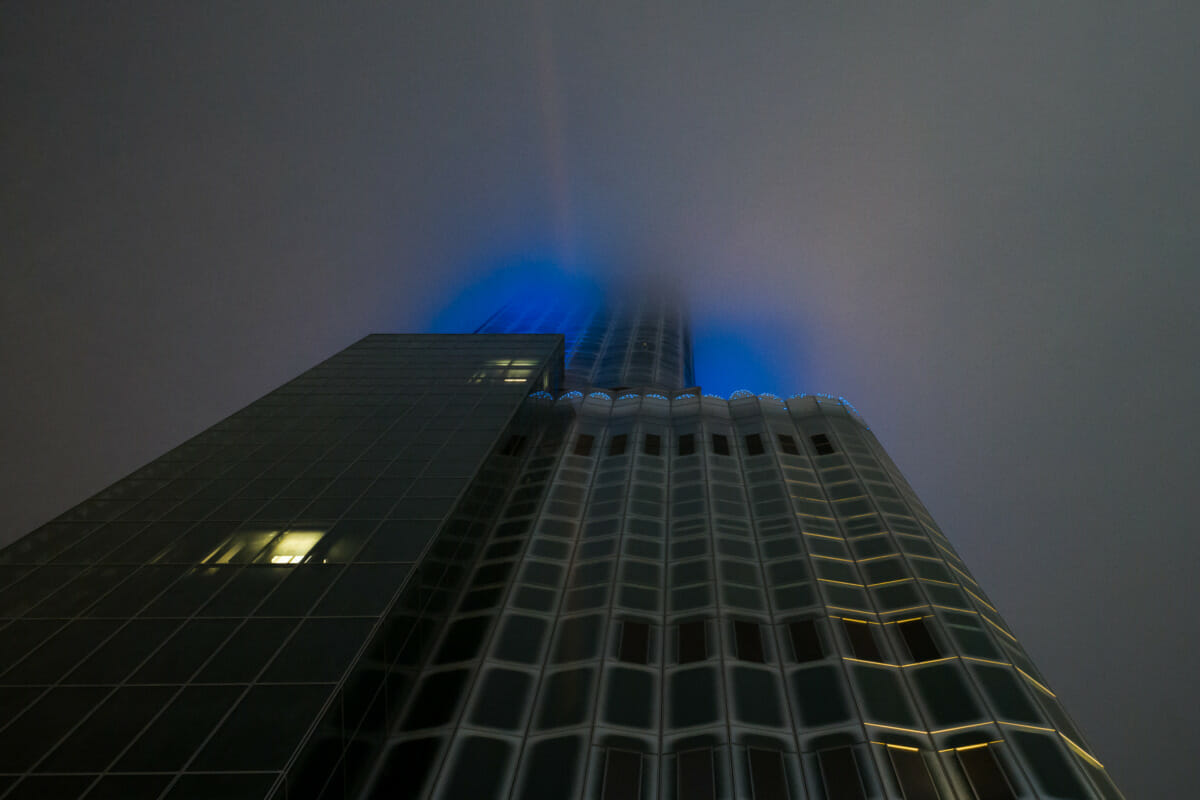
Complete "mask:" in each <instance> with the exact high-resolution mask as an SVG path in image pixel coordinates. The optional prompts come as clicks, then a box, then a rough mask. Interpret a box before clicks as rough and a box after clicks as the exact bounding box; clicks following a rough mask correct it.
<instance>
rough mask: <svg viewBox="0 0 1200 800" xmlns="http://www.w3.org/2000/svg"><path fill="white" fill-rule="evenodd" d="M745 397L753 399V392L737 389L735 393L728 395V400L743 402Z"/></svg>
mask: <svg viewBox="0 0 1200 800" xmlns="http://www.w3.org/2000/svg"><path fill="white" fill-rule="evenodd" d="M747 397H754V392H751V391H749V390H748V389H738V390H737V391H736V392H734V393H733V394H731V395H729V399H730V400H744V399H746V398H747Z"/></svg>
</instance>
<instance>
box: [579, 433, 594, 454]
mask: <svg viewBox="0 0 1200 800" xmlns="http://www.w3.org/2000/svg"><path fill="white" fill-rule="evenodd" d="M595 441H596V437H595V436H592V435H591V434H590V433H581V434H579V438H578V439H576V440H575V455H577V456H590V455H591V454H592V444H593V443H594V442H595Z"/></svg>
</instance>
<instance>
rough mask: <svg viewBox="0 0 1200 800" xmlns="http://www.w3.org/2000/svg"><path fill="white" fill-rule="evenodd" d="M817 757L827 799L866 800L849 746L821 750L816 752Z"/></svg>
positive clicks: (856, 763) (856, 765) (856, 764)
mask: <svg viewBox="0 0 1200 800" xmlns="http://www.w3.org/2000/svg"><path fill="white" fill-rule="evenodd" d="M817 759H818V761H820V764H821V780H822V781H824V783H825V796H826V797H827V798H828V800H866V795H865V794H864V793H863V785H862V778H861V777H859V774H858V762H857V761H856V760H855V758H854V751H853V750H851V749H850V748H849V747H839V748H837V749H836V750H823V751H821V752H820V753H818V754H817Z"/></svg>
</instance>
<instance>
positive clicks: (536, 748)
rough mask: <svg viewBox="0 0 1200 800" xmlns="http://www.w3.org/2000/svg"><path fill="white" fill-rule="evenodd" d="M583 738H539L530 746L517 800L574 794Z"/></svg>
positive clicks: (558, 798) (548, 799) (554, 798)
mask: <svg viewBox="0 0 1200 800" xmlns="http://www.w3.org/2000/svg"><path fill="white" fill-rule="evenodd" d="M582 747H583V738H582V737H580V736H565V737H563V738H561V739H542V740H541V741H538V742H535V743H534V744H532V745H530V746H529V747H528V750H527V753H528V754H527V755H526V757H525V760H526V764H525V768H524V769H525V779H524V781H523V782H522V786H521V790H520V792H519V793H518V795H517V796H518V798H520V800H561V798H564V797H572V796H574V794H575V785H576V781H577V780H578V779H579V766H580V761H581V759H580V757H579V756H580V751H581V749H582Z"/></svg>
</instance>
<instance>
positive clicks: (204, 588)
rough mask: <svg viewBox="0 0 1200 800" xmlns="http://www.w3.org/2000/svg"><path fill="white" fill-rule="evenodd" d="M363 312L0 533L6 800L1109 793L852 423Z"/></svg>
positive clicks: (828, 406)
mask: <svg viewBox="0 0 1200 800" xmlns="http://www.w3.org/2000/svg"><path fill="white" fill-rule="evenodd" d="M695 383H696V380H695V377H694V376H693V371H692V358H691V343H690V338H689V334H688V328H687V322H686V317H685V315H684V313H683V312H682V311H681V310H680V309H679V307H678V306H677V305H676V304H674V303H672V302H670V301H669V300H667V299H663V298H662V297H660V296H653V295H651V296H647V297H644V298H638V299H633V300H624V301H621V302H618V303H602V302H601V303H588V302H583V303H578V304H575V305H569V304H566V305H563V306H551V307H537V308H522V307H509V308H505V309H502V310H501V311H499V312H497V314H495V315H494V316H493V317H492V318H491V319H489V320H488V321H487V323H486V324H485V325H484V326H483V327H482V328H481V329H480V330H479V331H478V332H477V333H476V334H471V335H374V336H369V337H367V338H365V339H363V340H362V341H360V342H358V343H357V344H355V345H353V346H351V347H350V348H348V349H346V350H344V351H343V352H341V353H339V354H338V355H336V356H334V357H333V358H331V359H329V360H328V361H325V362H323V363H322V364H320V365H318V366H317V367H315V368H313V369H312V370H310V371H308V372H306V373H305V374H304V375H302V376H300V377H299V378H297V379H296V380H294V381H292V382H290V383H288V384H286V385H284V386H283V387H281V388H280V389H278V390H276V391H274V392H272V393H270V394H268V395H267V396H265V397H263V398H262V399H260V400H258V401H256V402H255V403H253V404H251V405H250V406H248V407H247V408H245V409H243V410H242V411H240V412H238V413H236V414H234V415H233V416H231V417H229V418H228V419H226V420H224V421H223V422H220V423H218V424H217V425H215V426H213V427H212V428H210V429H209V430H207V431H205V432H204V433H202V434H200V435H199V436H197V437H195V438H194V439H192V440H190V441H189V442H187V443H185V444H183V445H181V446H180V447H178V448H176V449H174V450H172V451H171V452H169V453H167V454H166V455H164V456H162V457H161V458H159V459H157V460H155V461H154V462H152V463H151V464H149V465H147V466H146V467H145V468H143V469H141V470H139V471H137V472H135V473H134V474H132V475H130V476H129V477H128V478H125V479H124V480H122V481H119V482H118V483H116V484H114V485H113V486H112V487H110V488H109V489H107V490H105V491H104V492H101V493H100V494H98V495H97V496H95V497H93V498H91V499H89V500H88V501H86V502H84V503H82V504H80V505H79V506H77V507H76V508H74V509H72V510H70V511H68V512H67V513H66V514H64V515H62V516H61V517H59V518H58V519H56V520H54V521H52V522H50V523H48V524H47V525H45V526H43V527H42V528H40V529H38V530H37V531H34V532H33V533H31V534H29V535H28V536H26V537H24V538H23V539H21V540H19V541H18V542H16V543H15V544H13V545H12V546H10V547H8V548H6V549H4V550H3V551H0V702H2V704H3V705H2V706H0V709H2V710H0V797H2V798H3V799H4V800H15V799H16V798H34V797H36V798H47V797H86V798H91V799H92V800H96V799H97V798H109V797H121V798H130V799H131V800H133V799H136V798H172V799H173V800H174V799H178V798H216V797H220V798H255V799H257V798H278V799H279V800H284V799H285V798H286V800H297V799H298V798H380V799H382V798H469V799H470V800H475V799H476V798H479V799H484V798H546V799H547V800H557V799H558V798H589V800H598V799H602V800H618V799H619V800H626V799H628V798H639V797H640V798H659V797H661V798H671V799H672V800H676V799H677V800H701V799H703V800H717V798H753V800H785V799H790V800H801V798H812V799H813V800H865V799H866V798H884V797H887V798H903V799H904V800H1004V799H1006V798H1012V799H1014V800H1015V798H1105V799H1106V800H1111V799H1113V798H1120V797H1121V795H1120V793H1119V792H1118V791H1117V789H1116V788H1115V787H1114V786H1113V785H1112V783H1111V781H1110V780H1109V779H1108V777H1107V775H1106V773H1105V772H1104V769H1103V767H1102V766H1101V764H1100V763H1099V762H1098V761H1097V760H1096V758H1095V756H1094V755H1093V754H1092V753H1091V750H1090V748H1089V746H1088V745H1087V743H1086V742H1085V740H1084V739H1083V737H1082V735H1081V734H1080V733H1079V731H1078V730H1077V729H1076V727H1075V725H1074V724H1073V723H1072V722H1071V720H1070V718H1069V717H1068V716H1067V714H1066V713H1065V712H1064V711H1063V709H1062V707H1061V706H1060V704H1059V702H1058V700H1057V699H1056V698H1055V696H1054V694H1053V693H1052V691H1051V690H1050V689H1049V688H1048V686H1047V682H1046V681H1045V680H1044V679H1043V678H1042V677H1041V675H1040V674H1039V673H1038V671H1037V669H1036V667H1035V666H1034V665H1033V664H1032V663H1031V662H1030V660H1029V658H1028V656H1027V655H1026V654H1025V652H1024V650H1023V649H1022V648H1021V646H1020V644H1019V643H1018V642H1017V641H1016V639H1015V638H1014V637H1013V635H1012V633H1011V632H1010V631H1009V629H1008V627H1007V625H1006V624H1005V622H1004V621H1003V619H1001V617H1000V616H999V614H998V613H997V612H996V610H995V608H994V607H993V606H992V604H991V602H990V601H989V600H988V598H987V595H986V594H985V593H984V591H983V590H982V588H980V587H979V585H978V584H977V582H976V581H975V579H974V578H973V577H971V574H970V571H969V570H968V568H967V567H966V565H965V564H963V563H962V561H961V559H960V558H959V557H958V556H957V554H956V553H955V551H954V549H953V547H952V546H951V544H950V542H949V541H948V540H947V538H946V537H945V536H944V535H943V533H942V532H941V530H940V529H939V528H938V527H937V525H936V524H935V523H934V521H933V520H932V518H931V517H930V516H929V514H928V512H927V511H926V510H925V508H924V507H923V506H922V505H921V503H920V501H919V500H918V499H917V497H916V495H915V494H914V493H913V491H912V489H911V487H909V485H908V484H907V483H906V482H905V480H904V478H903V476H902V475H901V474H900V472H899V471H898V470H897V469H896V467H895V465H894V464H893V463H892V461H891V459H890V458H889V457H888V455H887V454H886V453H885V452H884V450H883V448H882V447H880V445H879V442H878V441H877V440H876V438H875V437H874V435H873V434H872V433H871V431H870V429H869V428H868V427H867V426H866V424H865V423H864V422H863V420H862V418H861V417H860V416H859V415H858V413H857V412H856V411H855V410H854V409H853V408H852V407H851V406H850V405H849V404H848V403H846V402H845V401H844V400H842V399H840V398H835V397H830V396H827V395H796V396H793V397H791V398H788V399H786V400H783V399H780V398H778V397H774V396H771V395H757V396H756V395H753V394H751V393H748V392H737V393H735V394H734V395H733V396H731V397H730V398H729V399H722V398H716V397H709V396H705V395H703V394H702V392H701V391H700V389H699V387H697V386H696V385H695Z"/></svg>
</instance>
